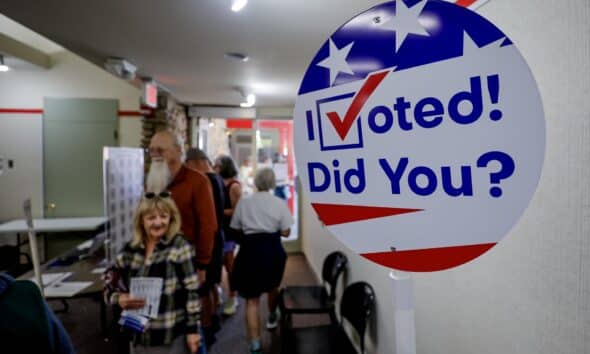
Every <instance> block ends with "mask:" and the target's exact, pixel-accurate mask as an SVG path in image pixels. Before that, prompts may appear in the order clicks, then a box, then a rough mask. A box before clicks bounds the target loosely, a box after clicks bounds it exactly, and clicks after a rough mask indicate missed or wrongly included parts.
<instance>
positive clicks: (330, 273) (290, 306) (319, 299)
mask: <svg viewBox="0 0 590 354" xmlns="http://www.w3.org/2000/svg"><path fill="white" fill-rule="evenodd" d="M347 263H348V260H347V259H346V256H345V255H344V254H343V253H342V252H338V251H337V252H333V253H331V254H329V255H328V256H327V257H326V259H325V260H324V264H323V265H322V281H323V284H322V285H321V286H288V287H285V288H283V289H281V293H280V297H279V309H280V311H281V329H282V330H285V327H286V326H287V323H288V322H289V321H290V320H291V316H292V315H293V314H310V313H312V314H322V313H327V314H330V318H331V319H332V321H334V320H335V314H334V300H335V299H336V286H337V284H338V279H339V278H340V275H342V273H343V271H344V269H345V268H346V264H347ZM325 284H328V286H329V288H330V291H329V292H328V291H326V287H325Z"/></svg>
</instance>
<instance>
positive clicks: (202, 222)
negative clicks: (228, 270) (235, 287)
mask: <svg viewBox="0 0 590 354" xmlns="http://www.w3.org/2000/svg"><path fill="white" fill-rule="evenodd" d="M168 190H169V191H170V192H171V193H172V199H174V202H175V203H176V206H177V207H178V210H179V211H180V216H181V218H182V233H183V234H184V237H186V239H187V240H188V241H189V242H191V243H193V244H194V245H195V253H196V262H197V267H199V268H202V267H203V266H205V265H207V264H209V261H210V260H211V253H212V252H213V241H214V237H215V232H217V218H216V215H215V204H214V202H213V191H212V190H211V184H210V183H209V179H208V178H207V176H205V175H204V174H202V173H201V172H198V171H194V170H191V169H189V168H187V167H186V166H184V165H183V166H182V167H181V168H180V171H178V173H177V174H176V176H175V177H174V179H173V180H172V182H171V183H170V185H169V186H168Z"/></svg>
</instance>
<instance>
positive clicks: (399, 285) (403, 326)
mask: <svg viewBox="0 0 590 354" xmlns="http://www.w3.org/2000/svg"><path fill="white" fill-rule="evenodd" d="M389 278H390V279H391V285H392V287H393V308H394V319H393V320H394V323H395V333H394V334H395V353H396V354H416V326H415V320H414V282H413V279H412V276H411V275H410V273H406V272H398V271H393V270H392V271H391V272H390V273H389Z"/></svg>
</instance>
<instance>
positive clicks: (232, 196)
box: [214, 155, 242, 316]
mask: <svg viewBox="0 0 590 354" xmlns="http://www.w3.org/2000/svg"><path fill="white" fill-rule="evenodd" d="M214 168H215V172H217V173H218V174H219V175H220V176H221V178H223V184H224V186H225V201H224V206H225V208H224V210H223V230H224V235H225V242H224V244H223V265H224V266H225V270H226V272H227V276H228V279H231V274H232V272H233V268H234V251H235V248H236V240H235V236H234V232H233V231H232V230H231V229H230V227H229V224H230V222H231V218H232V215H233V213H234V208H235V207H236V205H237V204H238V201H239V200H240V198H241V197H242V186H241V184H240V181H239V179H238V169H237V167H236V164H235V163H234V160H233V159H232V158H231V157H229V156H226V155H221V156H219V157H217V159H215V165H214ZM229 289H230V290H229V294H228V298H227V300H226V302H225V304H224V306H223V314H224V315H226V316H231V315H233V314H234V313H236V309H237V307H238V299H237V293H236V291H235V289H234V288H233V285H232V283H231V281H229Z"/></svg>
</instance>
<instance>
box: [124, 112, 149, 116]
mask: <svg viewBox="0 0 590 354" xmlns="http://www.w3.org/2000/svg"><path fill="white" fill-rule="evenodd" d="M148 114H149V112H142V111H119V117H143V116H144V115H148Z"/></svg>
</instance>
